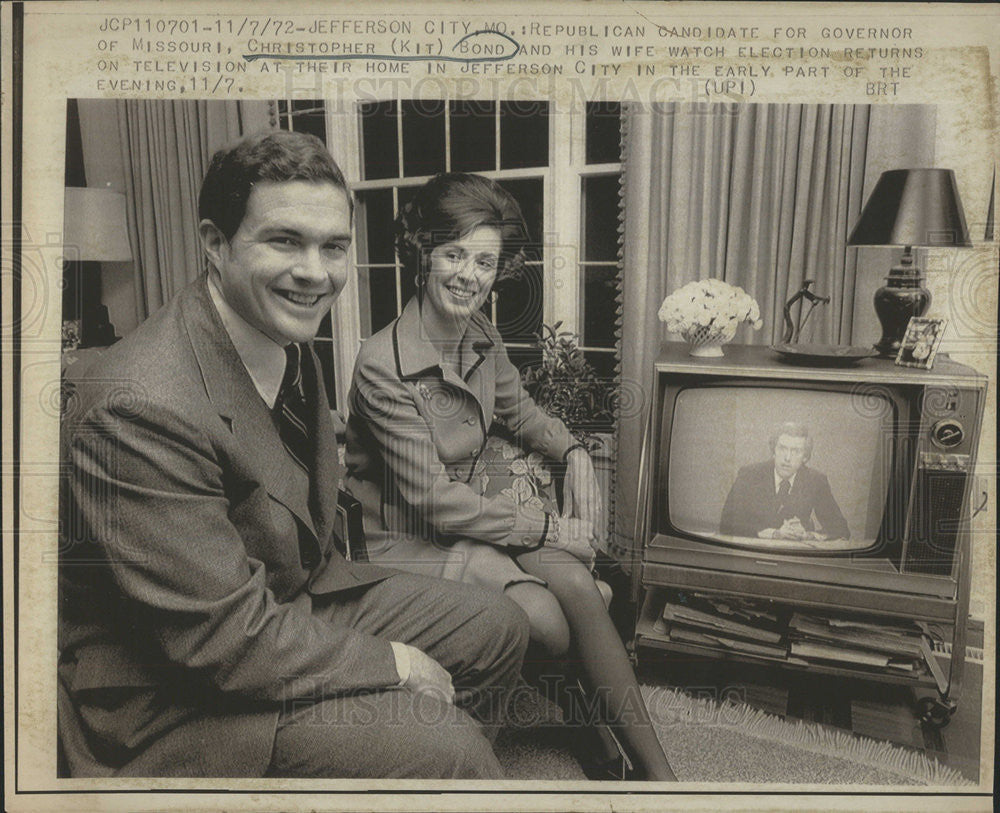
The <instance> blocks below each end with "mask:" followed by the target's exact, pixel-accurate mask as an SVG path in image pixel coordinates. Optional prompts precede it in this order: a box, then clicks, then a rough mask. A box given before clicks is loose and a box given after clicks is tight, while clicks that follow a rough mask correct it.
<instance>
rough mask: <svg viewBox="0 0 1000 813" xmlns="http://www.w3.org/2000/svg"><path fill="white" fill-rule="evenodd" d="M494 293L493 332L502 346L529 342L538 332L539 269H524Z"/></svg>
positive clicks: (540, 302) (540, 272) (540, 293)
mask: <svg viewBox="0 0 1000 813" xmlns="http://www.w3.org/2000/svg"><path fill="white" fill-rule="evenodd" d="M496 291H497V329H498V330H499V331H500V335H501V336H503V339H504V342H533V341H534V340H535V338H534V334H535V333H538V332H539V331H540V330H541V329H542V266H541V265H526V266H524V268H523V269H522V270H521V273H520V274H518V275H517V276H516V277H513V278H511V279H508V280H505V281H504V282H502V283H501V284H500V285H499V286H497V287H496ZM487 313H489V311H487Z"/></svg>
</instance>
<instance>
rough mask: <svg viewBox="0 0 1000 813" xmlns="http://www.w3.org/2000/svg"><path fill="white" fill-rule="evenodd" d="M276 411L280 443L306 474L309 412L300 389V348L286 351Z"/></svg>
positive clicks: (309, 445) (309, 455)
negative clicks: (283, 373) (283, 375)
mask: <svg viewBox="0 0 1000 813" xmlns="http://www.w3.org/2000/svg"><path fill="white" fill-rule="evenodd" d="M275 409H276V410H277V413H278V434H279V435H280V436H281V442H282V443H283V444H284V445H285V449H286V450H287V451H288V454H290V455H291V456H292V459H293V460H294V461H295V462H296V463H298V464H299V465H300V466H301V467H302V469H303V471H305V473H306V474H309V471H310V469H311V468H312V443H311V442H310V440H309V417H308V415H309V411H308V409H307V407H306V396H305V389H304V387H303V386H302V348H301V347H300V346H299V345H297V344H294V343H293V344H289V345H288V346H287V347H286V348H285V377H284V378H283V379H282V381H281V389H280V390H279V391H278V401H277V403H276V404H275Z"/></svg>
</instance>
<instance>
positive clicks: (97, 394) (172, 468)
mask: <svg viewBox="0 0 1000 813" xmlns="http://www.w3.org/2000/svg"><path fill="white" fill-rule="evenodd" d="M307 362H308V364H309V365H311V368H307V373H308V372H309V370H311V375H313V376H315V377H316V379H317V381H319V380H321V379H320V378H319V366H318V363H317V361H316V358H315V356H314V355H313V354H312V353H309V354H308V358H307ZM317 390H318V393H319V397H318V402H317V404H316V411H315V413H314V414H313V416H312V424H313V426H312V429H313V432H314V435H313V437H314V438H315V442H316V468H315V472H314V484H315V486H314V487H315V488H316V495H315V500H316V503H317V504H318V509H317V512H316V513H317V516H316V517H315V518H314V517H313V516H312V515H311V512H310V509H309V507H308V505H307V503H308V487H307V483H308V479H307V478H306V476H305V474H304V472H302V470H301V469H300V468H299V467H298V466H297V465H296V464H295V463H294V462H293V461H292V460H291V458H290V457H289V456H288V454H287V452H286V451H285V449H284V447H283V445H282V443H281V440H280V437H279V435H278V432H277V429H276V425H275V423H274V420H273V418H272V415H271V411H270V410H269V409H268V408H267V405H266V404H265V403H264V401H263V399H262V398H261V397H260V395H259V394H258V393H257V391H256V389H255V388H254V385H253V382H252V380H251V379H250V376H249V374H248V373H247V371H246V368H245V367H244V366H243V364H242V362H241V360H240V358H239V356H238V354H237V353H236V349H235V348H234V347H233V345H232V342H231V341H230V339H229V336H228V334H227V333H226V331H225V328H224V327H223V325H222V322H221V321H220V319H219V315H218V312H217V311H216V309H215V306H214V305H213V304H212V302H211V300H210V298H209V294H208V289H207V281H206V279H205V278H202V279H200V280H198V281H197V282H196V283H194V284H193V285H192V286H191V287H189V288H187V289H186V290H184V291H183V292H182V293H181V294H179V295H178V296H177V297H176V298H175V299H174V300H173V301H172V302H171V303H170V304H168V305H167V306H166V307H164V308H163V309H162V310H160V311H159V312H158V313H156V314H155V315H154V316H152V317H151V318H150V319H148V320H147V321H146V322H145V323H144V324H143V325H141V326H140V327H139V329H138V330H136V331H135V332H134V333H133V334H132V335H131V336H129V337H128V338H126V339H124V340H123V341H121V342H119V343H118V344H116V345H115V346H114V347H112V348H111V349H110V350H109V351H108V352H107V353H105V354H104V356H102V358H101V359H100V361H99V362H98V363H97V364H96V365H94V366H93V367H92V368H91V369H90V370H89V371H88V374H87V376H86V379H85V380H84V381H81V382H80V383H79V386H78V390H77V392H76V395H75V396H74V398H73V399H72V400H71V401H70V405H69V411H70V412H72V413H74V414H73V415H72V416H67V419H66V420H65V428H66V430H67V436H66V438H65V447H66V454H67V455H68V460H69V463H70V478H69V488H68V489H64V490H63V493H62V494H61V497H62V501H63V509H64V511H65V514H64V520H63V543H62V549H61V556H60V607H59V646H60V653H61V659H60V684H61V689H60V692H61V694H60V734H61V736H62V740H63V746H64V749H65V750H66V752H67V757H68V758H69V762H70V765H71V766H74V771H75V772H77V773H78V772H84V773H87V772H89V773H94V774H101V773H105V774H106V773H114V772H118V773H129V774H140V775H141V774H147V775H152V774H159V773H179V774H186V775H192V774H193V775H198V774H203V775H208V776H220V775H223V776H224V775H247V774H249V775H254V774H260V773H262V772H263V771H264V770H265V769H266V767H267V764H268V760H269V755H270V751H271V747H272V745H273V737H274V728H275V724H276V721H277V715H278V709H279V708H280V704H282V703H286V702H288V701H295V700H303V699H313V698H321V697H325V696H329V695H333V694H337V693H340V692H345V691H353V690H359V689H371V688H378V687H385V686H390V685H394V684H395V683H397V682H398V680H399V676H398V674H397V672H396V668H395V661H394V658H393V655H392V651H391V647H390V645H389V643H388V641H386V640H382V639H380V638H376V637H373V636H371V635H367V634H363V633H360V632H357V631H355V630H352V629H348V628H334V627H332V626H331V625H330V624H328V623H326V622H325V621H322V620H321V619H319V618H317V617H316V616H314V615H312V614H311V612H310V610H311V606H312V600H313V598H315V597H318V596H323V595H328V594H332V593H338V592H340V591H345V590H351V589H352V588H357V587H359V586H360V585H365V584H370V583H372V582H374V581H378V580H380V579H383V578H386V577H387V576H388V575H390V574H391V573H392V571H388V570H385V569H381V568H377V567H375V566H373V565H366V564H355V563H350V562H347V561H345V559H344V558H343V556H341V554H340V552H339V551H338V550H337V548H336V545H335V544H334V538H333V534H332V526H333V523H332V518H333V516H334V507H335V505H336V500H337V483H338V479H339V471H338V463H337V453H336V440H335V437H334V433H333V427H332V423H331V421H330V414H329V405H328V403H327V400H326V395H325V393H324V390H323V386H322V384H319V386H318V387H317ZM69 418H75V419H73V420H70V419H69ZM84 706H87V707H88V708H90V710H91V712H92V711H93V709H95V708H99V709H101V710H102V712H101V714H100V715H95V714H92V713H91V714H90V715H89V717H88V718H87V720H86V724H83V720H82V718H81V717H80V716H79V715H78V714H77V713H76V712H79V711H80V710H81V709H82V708H83V707H84ZM75 724H76V725H75Z"/></svg>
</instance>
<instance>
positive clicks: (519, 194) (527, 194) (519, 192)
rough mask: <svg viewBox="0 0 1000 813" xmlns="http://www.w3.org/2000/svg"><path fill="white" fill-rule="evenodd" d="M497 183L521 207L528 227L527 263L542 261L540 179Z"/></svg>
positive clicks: (519, 179)
mask: <svg viewBox="0 0 1000 813" xmlns="http://www.w3.org/2000/svg"><path fill="white" fill-rule="evenodd" d="M498 183H499V184H500V186H502V187H503V188H504V189H506V190H507V191H508V192H510V194H511V195H513V197H514V200H516V201H517V203H518V205H519V206H520V207H521V214H522V215H523V216H524V222H525V225H526V226H527V227H528V243H529V244H528V249H527V259H528V261H529V262H532V261H533V262H540V261H541V259H542V231H543V225H542V224H543V222H544V221H543V212H544V203H545V201H544V200H543V194H544V193H543V187H542V179H541V178H518V179H517V180H502V181H498Z"/></svg>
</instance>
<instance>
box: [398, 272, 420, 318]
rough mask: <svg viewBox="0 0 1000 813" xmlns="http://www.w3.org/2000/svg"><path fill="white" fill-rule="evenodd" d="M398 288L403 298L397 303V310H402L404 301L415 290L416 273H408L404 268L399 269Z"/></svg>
mask: <svg viewBox="0 0 1000 813" xmlns="http://www.w3.org/2000/svg"><path fill="white" fill-rule="evenodd" d="M399 288H400V291H401V292H402V294H403V299H402V301H401V302H400V303H399V310H400V312H402V310H403V308H404V307H406V303H407V302H409V301H410V300H411V299H412V298H413V295H414V294H415V293H416V292H417V280H416V275H414V274H411V273H409V272H408V271H406V270H405V269H400V278H399Z"/></svg>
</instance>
